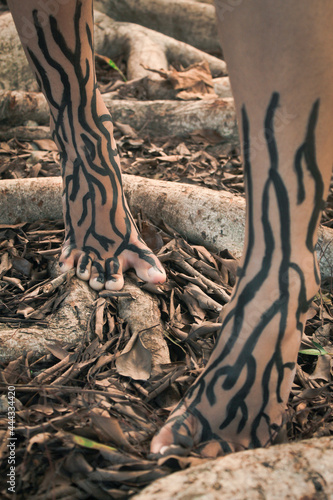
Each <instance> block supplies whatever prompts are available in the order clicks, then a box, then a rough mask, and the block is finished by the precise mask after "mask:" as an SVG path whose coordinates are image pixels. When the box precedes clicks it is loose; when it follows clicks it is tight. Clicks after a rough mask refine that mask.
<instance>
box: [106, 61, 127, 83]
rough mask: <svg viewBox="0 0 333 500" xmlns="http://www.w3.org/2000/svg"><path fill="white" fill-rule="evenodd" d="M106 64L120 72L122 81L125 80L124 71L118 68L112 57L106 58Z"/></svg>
mask: <svg viewBox="0 0 333 500" xmlns="http://www.w3.org/2000/svg"><path fill="white" fill-rule="evenodd" d="M108 65H109V66H111V68H113V69H115V70H116V71H118V73H119V74H120V76H121V77H122V79H123V80H124V82H127V80H126V77H125V75H124V73H123V72H122V71H121V69H119V68H118V66H117V65H116V63H115V62H114V61H112V59H109V60H108Z"/></svg>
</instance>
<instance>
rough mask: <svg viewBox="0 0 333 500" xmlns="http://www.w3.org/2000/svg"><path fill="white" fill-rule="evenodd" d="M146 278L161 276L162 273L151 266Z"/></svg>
mask: <svg viewBox="0 0 333 500" xmlns="http://www.w3.org/2000/svg"><path fill="white" fill-rule="evenodd" d="M147 274H148V276H157V275H158V274H163V273H162V271H161V270H160V269H159V268H158V267H157V266H153V267H151V268H150V269H148V271H147Z"/></svg>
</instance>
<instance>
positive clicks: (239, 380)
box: [151, 0, 333, 453]
mask: <svg viewBox="0 0 333 500" xmlns="http://www.w3.org/2000/svg"><path fill="white" fill-rule="evenodd" d="M238 4H239V5H238V6H234V7H233V8H231V7H230V5H229V3H228V4H226V3H225V2H222V1H218V2H217V15H218V23H219V27H220V30H221V37H222V45H223V51H224V54H225V57H226V61H227V64H228V68H229V74H230V79H231V84H232V88H233V93H234V97H235V105H236V111H237V116H238V123H239V126H240V136H241V141H242V149H243V157H244V170H245V181H246V199H247V220H246V241H245V246H244V252H243V258H242V262H241V266H240V269H239V275H238V280H237V283H236V286H235V290H234V293H233V296H232V299H231V301H230V303H229V304H228V305H226V306H225V307H224V311H223V326H222V330H221V332H220V336H219V338H218V341H217V344H216V347H215V349H214V351H213V353H212V356H211V358H210V360H209V362H208V364H207V366H206V368H205V369H204V371H203V373H202V374H201V375H200V377H199V378H198V380H197V381H196V382H195V383H194V384H193V386H192V387H191V389H190V390H189V392H188V393H187V395H186V396H185V398H184V399H183V400H182V401H181V402H180V404H179V405H178V406H177V408H176V409H175V411H174V412H173V413H172V414H171V416H170V417H169V419H168V421H167V423H166V425H165V426H164V427H162V430H161V431H160V433H159V434H158V435H157V436H155V438H154V439H153V442H152V447H151V449H152V452H154V453H157V452H160V451H161V450H163V447H165V446H168V445H171V444H176V445H181V446H186V445H187V446H190V445H192V444H198V443H203V442H206V441H209V440H216V441H218V442H219V443H220V446H221V448H222V449H223V451H224V452H229V451H235V450H239V449H244V448H248V447H256V446H265V445H267V444H269V443H270V442H271V441H272V440H273V439H274V437H275V436H276V434H277V431H278V429H279V427H280V425H281V421H282V416H283V412H284V409H285V405H286V402H287V398H288V395H289V392H290V388H291V384H292V381H293V377H294V373H295V365H296V359H297V352H298V348H299V343H300V338H301V334H302V331H303V326H304V322H305V316H306V311H307V309H308V307H309V304H310V302H311V299H312V298H313V296H314V295H315V293H316V292H317V289H318V286H319V274H318V267H317V262H316V256H315V252H314V246H315V243H316V232H317V227H318V223H319V220H320V215H321V210H322V208H323V205H324V200H325V198H326V195H327V191H328V186H329V181H330V176H331V169H332V160H333V140H332V130H333V113H332V112H333V92H332V81H333V64H332V63H333V53H332V46H333V33H332V30H331V25H332V21H333V5H332V4H331V2H329V0H327V1H323V2H320V3H318V2H317V3H314V2H312V1H311V0H304V1H303V0H302V1H297V0H294V1H291V2H290V1H287V0H285V1H280V2H276V1H274V0H247V1H243V2H238Z"/></svg>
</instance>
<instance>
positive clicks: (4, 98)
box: [0, 91, 239, 146]
mask: <svg viewBox="0 0 333 500" xmlns="http://www.w3.org/2000/svg"><path fill="white" fill-rule="evenodd" d="M103 99H104V102H105V104H106V106H107V108H108V109H109V111H110V113H111V115H112V118H113V121H116V122H120V123H126V124H128V125H131V127H133V128H134V129H135V130H137V131H141V130H142V129H144V131H145V133H146V134H150V135H151V136H167V135H174V136H184V135H187V134H190V133H191V132H194V131H195V130H199V129H207V130H212V131H215V132H217V133H218V134H219V135H220V136H221V140H223V141H228V142H230V145H231V146H232V145H234V144H238V141H239V139H238V131H237V124H236V115H235V109H234V101H233V99H232V98H225V99H219V98H217V99H216V98H211V99H202V100H196V101H176V100H172V101H162V100H157V101H134V100H115V99H113V95H109V94H104V95H103ZM27 120H32V121H35V122H37V124H39V125H46V124H48V123H49V108H48V105H47V103H46V100H45V98H44V96H43V94H41V93H38V92H36V93H27V92H19V91H12V92H10V91H0V124H2V125H3V124H6V125H10V126H19V125H22V124H23V123H25V122H26V121H27Z"/></svg>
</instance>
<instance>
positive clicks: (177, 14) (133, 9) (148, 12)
mask: <svg viewBox="0 0 333 500" xmlns="http://www.w3.org/2000/svg"><path fill="white" fill-rule="evenodd" d="M96 8H97V9H98V10H100V11H101V12H104V13H105V14H107V15H108V16H110V17H112V18H113V19H115V20H116V21H127V22H132V23H137V24H140V25H142V26H146V27H147V28H151V29H154V30H157V31H160V32H161V33H164V34H165V35H168V36H171V37H172V38H176V39H177V40H181V41H183V42H186V43H188V44H190V45H193V46H194V47H197V48H198V49H200V50H204V51H207V52H213V53H216V54H221V53H222V52H221V46H220V43H219V39H218V35H217V28H216V19H215V7H214V5H210V4H208V3H202V2H196V1H192V0H122V1H121V2H119V1H118V0H102V1H101V0H97V1H96Z"/></svg>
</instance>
